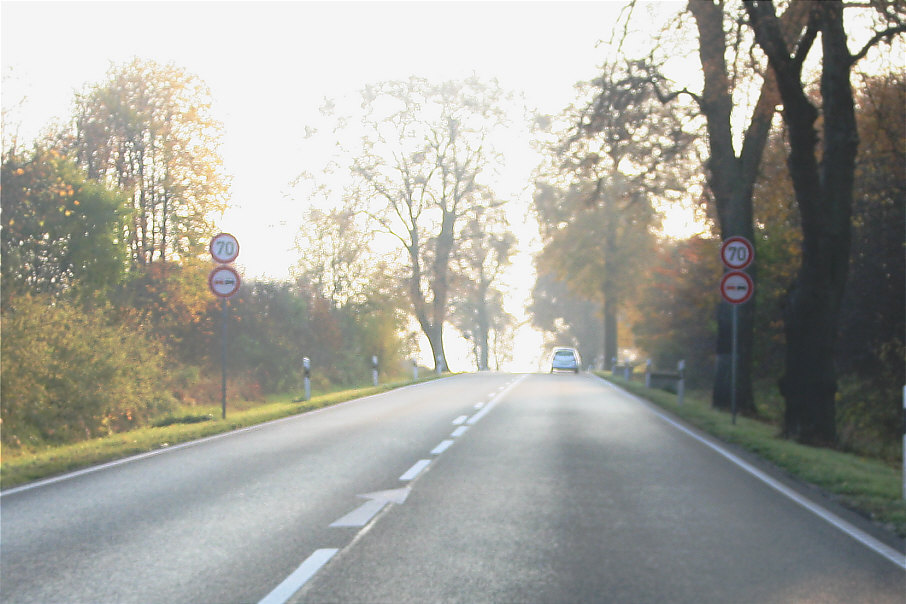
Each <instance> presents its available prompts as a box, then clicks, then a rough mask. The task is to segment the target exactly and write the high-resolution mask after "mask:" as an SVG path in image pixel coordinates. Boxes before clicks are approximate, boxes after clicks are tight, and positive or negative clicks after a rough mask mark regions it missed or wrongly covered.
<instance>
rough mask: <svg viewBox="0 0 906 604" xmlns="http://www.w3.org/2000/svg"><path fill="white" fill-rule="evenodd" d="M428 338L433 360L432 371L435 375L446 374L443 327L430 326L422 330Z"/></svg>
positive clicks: (447, 369)
mask: <svg viewBox="0 0 906 604" xmlns="http://www.w3.org/2000/svg"><path fill="white" fill-rule="evenodd" d="M423 331H424V332H425V335H426V336H428V343H429V344H430V345H431V357H432V358H433V359H434V371H436V372H437V373H446V372H447V371H449V370H450V368H449V367H448V366H447V357H446V354H445V353H444V330H443V325H430V326H429V327H428V329H426V330H425V329H423Z"/></svg>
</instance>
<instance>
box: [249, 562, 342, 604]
mask: <svg viewBox="0 0 906 604" xmlns="http://www.w3.org/2000/svg"><path fill="white" fill-rule="evenodd" d="M338 551H339V550H337V549H319V550H315V552H314V553H313V554H312V555H310V556H309V557H308V558H306V559H305V562H303V563H302V564H300V565H299V568H297V569H296V570H294V571H293V574H291V575H290V576H288V577H287V578H286V579H284V580H283V583H281V584H280V585H278V586H277V587H275V588H274V590H273V591H272V592H271V593H269V594H267V595H266V596H264V598H263V599H262V600H261V601H260V602H259V603H258V604H284V602H286V601H287V600H289V599H290V598H291V597H293V594H295V593H296V592H297V591H299V590H300V589H301V588H302V586H303V585H305V583H306V582H307V581H308V580H309V579H311V578H312V577H313V576H314V575H315V573H317V572H318V571H319V570H321V567H322V566H324V565H325V564H327V562H328V561H329V560H330V559H331V558H333V556H334V554H336V553H337V552H338Z"/></svg>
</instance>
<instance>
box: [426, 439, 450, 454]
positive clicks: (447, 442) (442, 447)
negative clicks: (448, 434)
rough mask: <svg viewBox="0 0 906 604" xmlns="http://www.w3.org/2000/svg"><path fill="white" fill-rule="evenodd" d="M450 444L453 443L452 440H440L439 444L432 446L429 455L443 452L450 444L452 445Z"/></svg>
mask: <svg viewBox="0 0 906 604" xmlns="http://www.w3.org/2000/svg"><path fill="white" fill-rule="evenodd" d="M452 444H453V441H452V440H449V439H448V440H444V441H441V443H440V444H439V445H437V446H436V447H434V448H433V449H432V450H431V455H440V454H441V453H443V452H444V451H446V450H447V449H449V448H450V445H452Z"/></svg>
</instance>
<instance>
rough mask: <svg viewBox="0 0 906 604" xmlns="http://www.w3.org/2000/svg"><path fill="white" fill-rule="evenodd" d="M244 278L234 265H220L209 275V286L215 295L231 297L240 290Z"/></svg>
mask: <svg viewBox="0 0 906 604" xmlns="http://www.w3.org/2000/svg"><path fill="white" fill-rule="evenodd" d="M241 283H242V280H241V279H240V278H239V273H237V272H236V269H234V268H233V267H232V266H218V267H216V268H215V269H214V270H212V271H211V274H210V275H208V287H210V288H211V291H212V292H214V295H215V296H220V297H221V298H229V297H230V296H232V295H233V294H235V293H236V292H238V291H239V286H240V285H241Z"/></svg>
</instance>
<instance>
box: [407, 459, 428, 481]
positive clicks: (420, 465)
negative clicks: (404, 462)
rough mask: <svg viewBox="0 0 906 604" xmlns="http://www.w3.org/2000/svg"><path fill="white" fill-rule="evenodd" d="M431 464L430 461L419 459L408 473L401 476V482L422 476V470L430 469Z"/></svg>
mask: <svg viewBox="0 0 906 604" xmlns="http://www.w3.org/2000/svg"><path fill="white" fill-rule="evenodd" d="M430 463H431V460H430V459H419V460H418V461H417V462H415V463H414V464H412V467H411V468H409V469H408V470H406V473H405V474H403V475H402V476H400V480H413V479H414V478H415V477H416V476H418V475H419V474H421V472H422V470H424V469H425V468H427V467H428V465H429V464H430Z"/></svg>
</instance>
